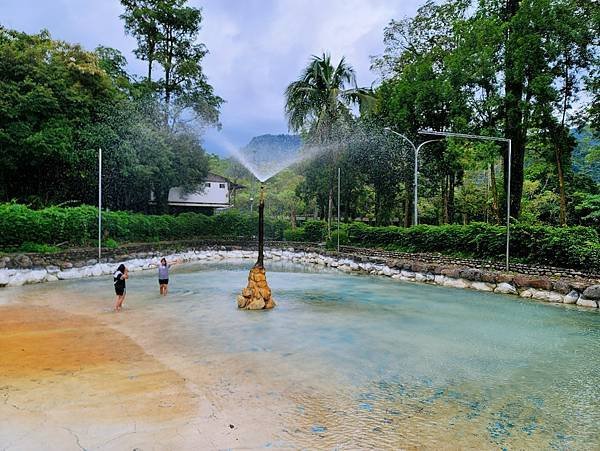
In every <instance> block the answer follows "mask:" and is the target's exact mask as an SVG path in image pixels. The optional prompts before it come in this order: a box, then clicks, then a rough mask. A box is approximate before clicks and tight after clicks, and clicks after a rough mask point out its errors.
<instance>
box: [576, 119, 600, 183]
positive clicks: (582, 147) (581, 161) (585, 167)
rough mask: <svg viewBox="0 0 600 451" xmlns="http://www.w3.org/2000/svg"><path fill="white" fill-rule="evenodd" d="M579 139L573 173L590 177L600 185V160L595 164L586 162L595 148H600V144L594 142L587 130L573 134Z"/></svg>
mask: <svg viewBox="0 0 600 451" xmlns="http://www.w3.org/2000/svg"><path fill="white" fill-rule="evenodd" d="M573 135H574V136H575V138H576V139H577V147H575V149H574V150H573V156H572V158H573V171H574V172H576V173H582V174H586V175H588V176H590V177H591V178H592V179H593V180H594V181H595V182H597V183H600V160H596V161H595V162H593V163H589V162H587V161H586V157H587V156H588V155H589V154H590V153H591V152H592V150H593V149H594V148H598V146H600V142H599V141H597V140H594V139H593V138H592V136H591V133H590V132H589V131H587V130H584V131H583V132H581V133H579V132H573Z"/></svg>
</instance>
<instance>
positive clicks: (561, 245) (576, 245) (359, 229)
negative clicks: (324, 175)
mask: <svg viewBox="0 0 600 451" xmlns="http://www.w3.org/2000/svg"><path fill="white" fill-rule="evenodd" d="M309 223H310V224H309ZM309 231H310V233H309ZM326 231H327V229H326V223H325V222H323V221H309V222H307V223H306V224H305V225H304V227H301V228H297V229H295V230H293V231H292V230H286V231H285V237H286V239H288V240H290V241H292V240H293V241H323V240H324V239H325V236H326ZM314 238H316V239H314ZM335 244H337V235H336V232H335V231H333V232H332V239H331V240H329V242H328V245H329V246H330V247H333V246H335ZM340 244H349V245H352V246H363V247H375V248H384V249H388V250H397V251H402V252H440V253H442V254H451V255H461V256H465V257H473V258H489V259H495V260H501V259H503V258H504V255H505V250H506V228H505V227H502V226H495V225H490V224H484V223H472V224H469V225H457V224H453V225H443V226H429V225H419V226H416V227H410V228H403V227H395V226H389V227H372V226H368V225H366V224H363V223H358V222H357V223H352V224H347V225H346V224H344V225H343V226H342V228H341V230H340ZM510 255H511V257H512V258H513V259H518V260H520V261H523V262H526V263H531V264H541V265H550V266H560V267H568V268H575V269H577V268H579V269H587V270H596V271H598V270H600V239H599V237H598V233H597V231H596V230H595V229H593V228H589V227H547V226H530V225H522V224H515V225H512V226H511V246H510Z"/></svg>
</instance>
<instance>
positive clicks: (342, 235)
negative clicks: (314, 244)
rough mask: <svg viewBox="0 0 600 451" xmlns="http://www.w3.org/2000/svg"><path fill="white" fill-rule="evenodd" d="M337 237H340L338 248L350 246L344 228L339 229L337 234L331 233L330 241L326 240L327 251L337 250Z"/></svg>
mask: <svg viewBox="0 0 600 451" xmlns="http://www.w3.org/2000/svg"><path fill="white" fill-rule="evenodd" d="M338 235H339V237H340V246H346V245H348V244H350V240H349V239H348V231H347V230H346V227H340V231H339V232H338V231H337V230H334V231H333V232H331V239H329V240H327V243H326V247H327V249H337V244H338Z"/></svg>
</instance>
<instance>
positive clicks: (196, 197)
mask: <svg viewBox="0 0 600 451" xmlns="http://www.w3.org/2000/svg"><path fill="white" fill-rule="evenodd" d="M240 188H243V186H241V185H236V184H235V183H233V182H231V181H230V180H228V179H226V178H225V177H221V176H220V175H217V174H213V173H210V172H209V173H208V175H207V176H206V181H205V182H204V186H202V187H198V189H197V190H195V191H194V192H191V193H187V194H184V193H183V191H182V189H181V188H179V187H175V188H171V189H170V190H169V199H168V204H169V211H170V212H171V213H176V212H181V211H198V212H203V213H206V212H211V213H212V212H214V211H216V210H221V209H226V208H230V207H232V206H233V204H232V199H231V198H232V193H233V192H234V190H237V189H240ZM150 203H154V194H152V196H151V199H150Z"/></svg>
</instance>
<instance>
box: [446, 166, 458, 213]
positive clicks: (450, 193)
mask: <svg viewBox="0 0 600 451" xmlns="http://www.w3.org/2000/svg"><path fill="white" fill-rule="evenodd" d="M454 185H456V172H452V173H451V174H449V175H448V224H452V223H453V222H454Z"/></svg>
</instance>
